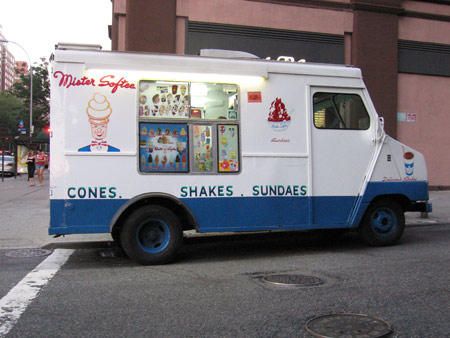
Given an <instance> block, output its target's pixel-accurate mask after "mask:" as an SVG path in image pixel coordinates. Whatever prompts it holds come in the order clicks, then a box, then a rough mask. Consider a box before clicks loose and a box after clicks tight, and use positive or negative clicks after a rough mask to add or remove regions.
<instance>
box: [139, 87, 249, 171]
mask: <svg viewBox="0 0 450 338" xmlns="http://www.w3.org/2000/svg"><path fill="white" fill-rule="evenodd" d="M238 91H239V90H238V86H237V85H235V84H218V83H204V82H201V83H199V82H175V81H148V80H144V81H140V83H139V103H138V106H139V111H138V115H139V156H140V161H139V170H140V171H141V172H143V173H153V172H156V173H167V172H177V173H189V172H190V173H197V174H198V173H204V174H208V173H209V174H214V173H237V172H239V170H240V153H239V112H238Z"/></svg>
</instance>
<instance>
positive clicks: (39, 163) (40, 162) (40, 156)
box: [36, 150, 47, 185]
mask: <svg viewBox="0 0 450 338" xmlns="http://www.w3.org/2000/svg"><path fill="white" fill-rule="evenodd" d="M46 163H47V155H46V154H45V153H44V152H43V151H42V150H38V153H37V155H36V171H37V176H38V180H39V184H40V185H44V170H45V164H46Z"/></svg>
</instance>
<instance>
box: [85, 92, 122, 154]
mask: <svg viewBox="0 0 450 338" xmlns="http://www.w3.org/2000/svg"><path fill="white" fill-rule="evenodd" d="M86 113H87V116H88V120H89V123H90V125H91V134H92V141H91V143H90V144H88V145H87V146H84V147H82V148H80V149H78V151H81V152H119V151H120V149H118V148H116V147H113V146H111V145H109V144H108V142H107V141H106V136H107V134H108V123H109V117H110V116H111V114H112V109H111V106H110V104H109V101H108V99H107V98H106V96H105V95H102V94H99V93H94V95H93V96H92V98H91V99H90V100H89V102H88V104H87V108H86Z"/></svg>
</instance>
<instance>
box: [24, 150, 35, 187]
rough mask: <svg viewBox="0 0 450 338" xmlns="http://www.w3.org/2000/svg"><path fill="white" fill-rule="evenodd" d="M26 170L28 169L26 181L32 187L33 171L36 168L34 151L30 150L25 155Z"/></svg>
mask: <svg viewBox="0 0 450 338" xmlns="http://www.w3.org/2000/svg"><path fill="white" fill-rule="evenodd" d="M26 162H27V171H28V182H29V184H30V187H33V186H34V185H35V184H34V172H35V170H36V156H35V155H34V151H33V150H30V151H29V152H28V155H27V160H26Z"/></svg>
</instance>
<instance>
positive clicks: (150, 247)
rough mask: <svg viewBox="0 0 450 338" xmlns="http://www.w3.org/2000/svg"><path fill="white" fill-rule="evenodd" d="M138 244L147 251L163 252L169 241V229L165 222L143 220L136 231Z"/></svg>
mask: <svg viewBox="0 0 450 338" xmlns="http://www.w3.org/2000/svg"><path fill="white" fill-rule="evenodd" d="M136 236H137V241H138V243H139V246H140V247H141V248H142V249H143V250H144V251H145V252H148V253H151V254H157V253H160V252H163V251H164V250H165V249H166V248H167V246H168V245H169V242H170V229H169V226H168V225H167V223H165V222H163V221H161V220H157V219H150V220H147V221H145V222H143V223H142V224H141V225H140V226H139V228H138V229H137V232H136Z"/></svg>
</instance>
